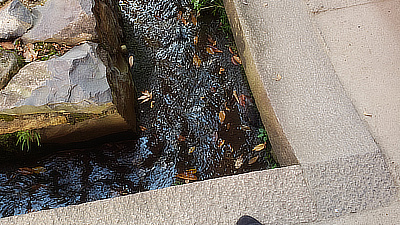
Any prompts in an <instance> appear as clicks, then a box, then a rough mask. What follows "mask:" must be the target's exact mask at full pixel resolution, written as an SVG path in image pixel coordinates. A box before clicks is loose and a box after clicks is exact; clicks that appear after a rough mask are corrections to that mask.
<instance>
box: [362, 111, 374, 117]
mask: <svg viewBox="0 0 400 225" xmlns="http://www.w3.org/2000/svg"><path fill="white" fill-rule="evenodd" d="M363 114H364V116H369V117H372V116H373V115H372V114H371V113H366V112H364V113H363Z"/></svg>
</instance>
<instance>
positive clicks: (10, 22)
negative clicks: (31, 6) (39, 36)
mask: <svg viewBox="0 0 400 225" xmlns="http://www.w3.org/2000/svg"><path fill="white" fill-rule="evenodd" d="M32 23H33V16H32V13H31V12H30V11H29V10H28V9H27V8H26V7H25V6H24V5H23V4H22V3H21V2H20V1H19V0H14V1H11V2H9V3H7V4H6V5H4V6H3V7H2V8H0V39H13V38H17V37H19V36H21V35H23V34H24V33H25V32H26V31H27V30H28V29H29V28H31V27H32Z"/></svg>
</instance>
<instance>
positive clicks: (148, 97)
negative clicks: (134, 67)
mask: <svg viewBox="0 0 400 225" xmlns="http://www.w3.org/2000/svg"><path fill="white" fill-rule="evenodd" d="M152 98H153V95H152V93H149V91H148V90H146V91H142V96H140V98H138V100H142V102H141V103H140V104H142V103H144V102H147V101H149V100H151V99H152Z"/></svg>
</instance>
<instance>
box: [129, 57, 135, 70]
mask: <svg viewBox="0 0 400 225" xmlns="http://www.w3.org/2000/svg"><path fill="white" fill-rule="evenodd" d="M133 63H134V58H133V56H130V57H129V66H130V67H131V68H132V67H133Z"/></svg>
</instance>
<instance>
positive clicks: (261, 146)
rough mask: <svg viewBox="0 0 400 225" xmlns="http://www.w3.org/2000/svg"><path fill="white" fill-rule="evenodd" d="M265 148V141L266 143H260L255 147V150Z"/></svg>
mask: <svg viewBox="0 0 400 225" xmlns="http://www.w3.org/2000/svg"><path fill="white" fill-rule="evenodd" d="M264 148H265V143H264V144H259V145H257V146H256V147H254V148H253V151H256V152H259V151H261V150H263V149H264Z"/></svg>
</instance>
